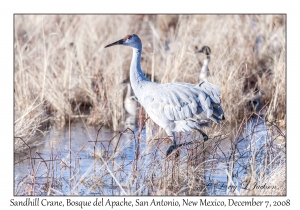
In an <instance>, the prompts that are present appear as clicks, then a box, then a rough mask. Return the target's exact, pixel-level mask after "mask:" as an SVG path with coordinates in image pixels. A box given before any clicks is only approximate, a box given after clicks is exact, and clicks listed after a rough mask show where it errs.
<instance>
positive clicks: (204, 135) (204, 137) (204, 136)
mask: <svg viewBox="0 0 300 210" xmlns="http://www.w3.org/2000/svg"><path fill="white" fill-rule="evenodd" d="M202 136H203V139H204V141H207V140H208V135H206V134H205V133H202Z"/></svg>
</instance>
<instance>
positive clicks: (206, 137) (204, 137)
mask: <svg viewBox="0 0 300 210" xmlns="http://www.w3.org/2000/svg"><path fill="white" fill-rule="evenodd" d="M194 129H196V130H197V131H198V132H199V133H201V134H202V136H203V139H204V141H207V140H208V136H207V135H206V133H204V132H203V131H202V130H200V129H197V128H194Z"/></svg>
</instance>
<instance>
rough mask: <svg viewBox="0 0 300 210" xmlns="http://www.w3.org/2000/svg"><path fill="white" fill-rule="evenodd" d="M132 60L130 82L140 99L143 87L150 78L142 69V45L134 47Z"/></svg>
mask: <svg viewBox="0 0 300 210" xmlns="http://www.w3.org/2000/svg"><path fill="white" fill-rule="evenodd" d="M132 49H133V54H132V60H131V65H130V83H131V87H132V90H133V91H134V94H135V95H136V97H137V98H138V99H139V98H140V96H141V95H142V89H143V87H144V85H145V84H146V82H148V81H149V80H148V79H147V78H146V77H145V75H144V73H143V71H142V69H141V64H140V61H141V55H142V47H139V48H132Z"/></svg>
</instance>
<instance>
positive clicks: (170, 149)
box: [166, 144, 178, 157]
mask: <svg viewBox="0 0 300 210" xmlns="http://www.w3.org/2000/svg"><path fill="white" fill-rule="evenodd" d="M177 148H178V145H175V144H173V145H171V146H170V147H169V148H168V150H167V154H166V157H168V156H169V155H170V154H171V153H172V152H173V150H175V149H177Z"/></svg>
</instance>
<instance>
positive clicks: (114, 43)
mask: <svg viewBox="0 0 300 210" xmlns="http://www.w3.org/2000/svg"><path fill="white" fill-rule="evenodd" d="M123 43H124V40H123V39H120V40H119V41H116V42H113V43H111V44H108V45H106V46H105V47H104V48H107V47H111V46H114V45H117V44H123Z"/></svg>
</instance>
